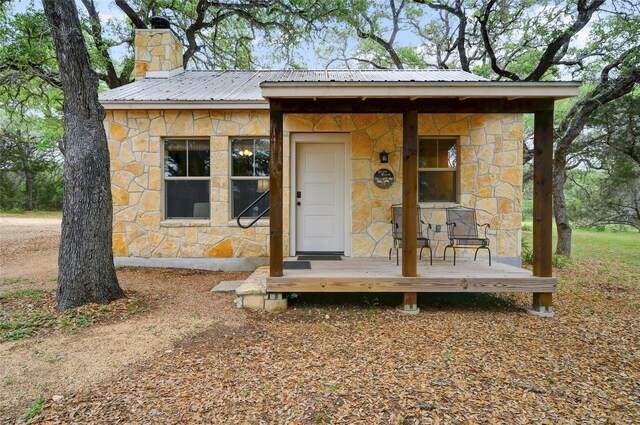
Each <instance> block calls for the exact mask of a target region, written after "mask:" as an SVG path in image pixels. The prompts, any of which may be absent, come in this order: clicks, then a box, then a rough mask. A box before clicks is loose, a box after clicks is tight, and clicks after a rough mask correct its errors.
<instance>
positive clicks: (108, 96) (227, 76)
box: [100, 69, 487, 102]
mask: <svg viewBox="0 0 640 425" xmlns="http://www.w3.org/2000/svg"><path fill="white" fill-rule="evenodd" d="M465 81H466V82H471V81H487V80H486V79H485V78H483V77H480V76H478V75H474V74H471V73H468V72H465V71H459V70H341V69H331V70H311V71H293V70H289V71H185V72H183V73H181V74H178V75H175V76H173V77H169V78H145V79H143V80H138V81H136V82H134V83H130V84H127V85H124V86H122V87H118V88H116V89H113V90H110V91H108V92H105V93H102V94H101V95H100V101H102V102H133V101H140V102H152V101H153V102H162V101H172V102H180V101H183V102H201V101H231V102H243V101H254V102H255V101H264V98H263V97H262V91H261V88H260V84H261V83H264V82H273V83H289V82H291V83H295V82H301V83H302V82H305V83H310V82H318V83H323V82H327V83H329V82H344V83H382V82H385V83H401V82H405V83H409V82H422V83H429V82H434V83H435V82H465Z"/></svg>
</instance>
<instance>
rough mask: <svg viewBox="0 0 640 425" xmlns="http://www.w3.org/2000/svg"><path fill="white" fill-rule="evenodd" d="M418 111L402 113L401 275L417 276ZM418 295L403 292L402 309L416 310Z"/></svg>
mask: <svg viewBox="0 0 640 425" xmlns="http://www.w3.org/2000/svg"><path fill="white" fill-rule="evenodd" d="M417 208H418V111H416V110H413V111H405V112H404V113H403V116H402V276H405V277H415V276H417V275H418V264H417V260H416V245H417V243H416V241H417V239H416V235H417V234H418V233H417V232H418V229H417V226H418V220H417V215H416V210H417ZM417 295H418V294H417V293H415V292H405V293H404V297H403V307H404V310H405V311H412V312H413V311H417V299H418V296H417Z"/></svg>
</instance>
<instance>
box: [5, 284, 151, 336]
mask: <svg viewBox="0 0 640 425" xmlns="http://www.w3.org/2000/svg"><path fill="white" fill-rule="evenodd" d="M56 307H57V306H56V301H55V293H54V291H53V290H44V289H21V290H19V291H13V292H6V293H4V294H1V295H0V341H1V340H5V341H16V340H19V339H23V338H28V337H31V336H34V335H37V334H38V333H42V334H47V333H49V332H50V331H51V330H62V331H64V332H69V333H77V332H78V331H80V330H81V329H83V328H87V327H89V326H92V325H94V324H97V323H99V322H104V321H106V320H109V319H111V318H114V317H119V318H121V319H125V318H128V317H131V316H133V315H137V314H141V313H146V312H148V311H150V309H151V308H150V306H149V303H148V302H147V300H146V299H144V298H140V297H130V298H126V299H122V300H118V301H116V302H114V303H111V304H109V305H100V304H89V305H85V306H82V307H79V308H77V309H70V310H66V311H63V312H59V311H57V309H56Z"/></svg>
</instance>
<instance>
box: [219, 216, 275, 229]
mask: <svg viewBox="0 0 640 425" xmlns="http://www.w3.org/2000/svg"><path fill="white" fill-rule="evenodd" d="M251 220H252V219H250V218H243V219H242V220H240V221H241V222H242V224H249V223H251ZM227 226H228V227H240V226H238V220H235V219H233V220H230V221H229V222H228V223H227ZM251 227H269V219H268V218H261V219H260V220H258V221H257V222H256V224H254V225H253V226H251Z"/></svg>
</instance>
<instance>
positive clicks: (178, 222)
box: [160, 219, 211, 227]
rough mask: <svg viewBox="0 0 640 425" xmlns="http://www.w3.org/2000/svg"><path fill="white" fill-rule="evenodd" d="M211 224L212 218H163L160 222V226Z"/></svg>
mask: <svg viewBox="0 0 640 425" xmlns="http://www.w3.org/2000/svg"><path fill="white" fill-rule="evenodd" d="M209 226H211V220H209V219H206V220H190V219H177V220H163V221H161V222H160V227H209Z"/></svg>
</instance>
